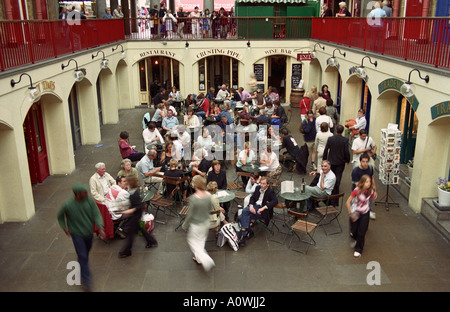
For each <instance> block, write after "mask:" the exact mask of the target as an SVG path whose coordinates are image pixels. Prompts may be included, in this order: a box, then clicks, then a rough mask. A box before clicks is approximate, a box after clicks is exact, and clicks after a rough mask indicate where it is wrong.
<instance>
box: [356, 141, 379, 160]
mask: <svg viewBox="0 0 450 312" xmlns="http://www.w3.org/2000/svg"><path fill="white" fill-rule="evenodd" d="M366 142H367V145H366ZM370 146H372V148H373V147H374V146H375V142H374V141H373V139H372V138H371V137H366V139H365V140H361V138H360V137H357V138H356V139H355V140H354V141H353V144H352V151H359V150H362V149H366V148H368V147H370ZM360 156H361V154H353V161H352V162H356V163H358V164H359V157H360Z"/></svg>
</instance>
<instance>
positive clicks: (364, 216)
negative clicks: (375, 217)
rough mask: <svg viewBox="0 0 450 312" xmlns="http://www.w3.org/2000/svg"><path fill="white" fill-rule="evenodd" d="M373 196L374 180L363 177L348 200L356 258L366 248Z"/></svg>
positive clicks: (351, 234) (366, 176)
mask: <svg viewBox="0 0 450 312" xmlns="http://www.w3.org/2000/svg"><path fill="white" fill-rule="evenodd" d="M373 194H374V190H373V186H372V178H371V177H370V176H368V175H363V176H362V177H361V179H360V180H359V182H358V183H357V184H356V188H355V189H354V190H353V192H352V193H351V194H350V197H349V198H348V199H347V203H346V205H347V211H348V214H349V216H350V236H351V237H352V238H353V239H354V240H355V241H354V242H353V243H352V244H351V246H352V247H353V246H354V248H355V252H354V254H353V256H355V257H360V256H361V253H362V250H363V248H364V239H365V236H366V232H367V229H368V227H369V220H370V214H369V211H370V206H369V200H370V199H371V198H372V197H373Z"/></svg>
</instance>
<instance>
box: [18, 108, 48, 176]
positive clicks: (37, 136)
mask: <svg viewBox="0 0 450 312" xmlns="http://www.w3.org/2000/svg"><path fill="white" fill-rule="evenodd" d="M23 131H24V135H25V143H26V148H27V157H28V167H29V170H30V179H31V183H42V182H43V181H44V180H45V178H46V177H48V176H49V175H50V170H49V166H48V157H47V147H46V144H45V133H44V124H43V121H42V109H41V103H40V102H37V103H35V104H33V106H31V108H30V110H29V111H28V114H27V116H26V117H25V121H24V123H23Z"/></svg>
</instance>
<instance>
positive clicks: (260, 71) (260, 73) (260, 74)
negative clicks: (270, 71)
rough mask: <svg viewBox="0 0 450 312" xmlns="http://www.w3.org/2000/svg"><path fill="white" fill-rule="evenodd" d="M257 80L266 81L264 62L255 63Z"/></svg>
mask: <svg viewBox="0 0 450 312" xmlns="http://www.w3.org/2000/svg"><path fill="white" fill-rule="evenodd" d="M253 72H254V73H255V78H256V81H264V64H253Z"/></svg>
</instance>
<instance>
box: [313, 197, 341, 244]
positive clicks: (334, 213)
mask: <svg viewBox="0 0 450 312" xmlns="http://www.w3.org/2000/svg"><path fill="white" fill-rule="evenodd" d="M344 196H345V193H340V194H337V195H330V196H329V197H328V201H329V202H327V204H326V206H321V207H316V211H317V212H319V214H320V215H321V216H322V217H323V220H322V222H321V224H320V226H322V227H323V230H324V232H325V234H326V235H333V234H338V233H342V227H341V223H340V222H339V218H338V217H339V215H340V214H341V213H342V208H343V205H344ZM328 217H330V219H328ZM334 220H336V222H337V224H338V226H339V231H336V232H332V233H328V232H327V231H326V229H325V226H326V225H330V224H331V223H332V222H333V221H334ZM324 222H325V223H324Z"/></svg>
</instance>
